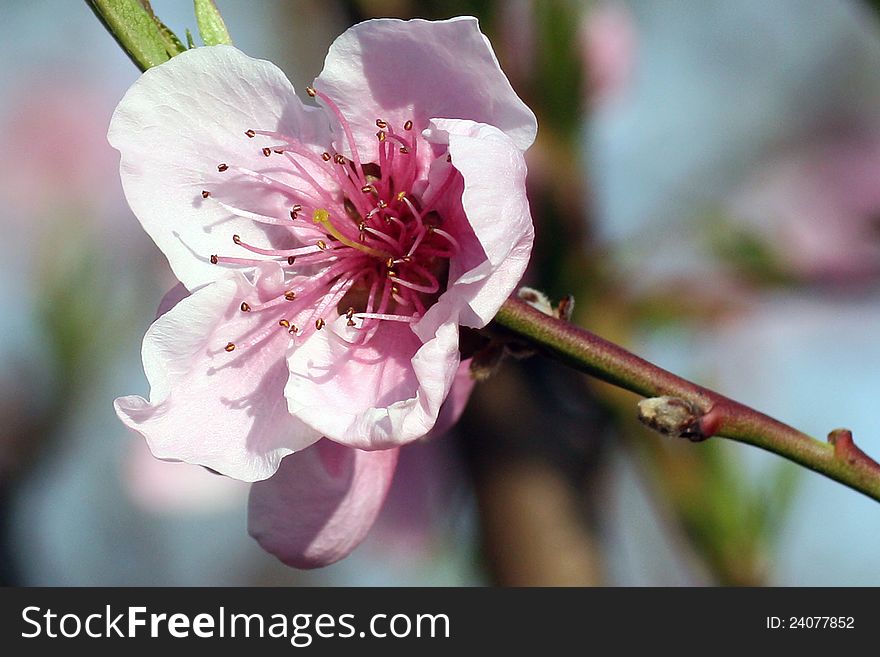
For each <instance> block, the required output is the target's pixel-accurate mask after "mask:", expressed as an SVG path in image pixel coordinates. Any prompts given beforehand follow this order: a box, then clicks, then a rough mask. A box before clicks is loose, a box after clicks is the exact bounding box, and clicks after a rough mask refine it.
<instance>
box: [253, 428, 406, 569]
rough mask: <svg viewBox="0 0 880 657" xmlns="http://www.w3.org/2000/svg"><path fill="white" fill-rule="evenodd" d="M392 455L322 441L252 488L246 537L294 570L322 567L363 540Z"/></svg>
mask: <svg viewBox="0 0 880 657" xmlns="http://www.w3.org/2000/svg"><path fill="white" fill-rule="evenodd" d="M397 452H398V450H396V449H387V450H378V451H373V452H365V451H361V450H358V449H351V448H349V447H344V446H342V445H338V444H336V443H334V442H331V441H329V440H321V441H320V442H318V443H317V444H315V445H312V446H311V447H309V448H308V449H306V450H304V451H302V452H300V453H298V454H294V455H293V456H290V457H288V458H286V459H284V461H282V463H281V467H280V468H279V469H278V472H277V473H276V474H275V475H274V476H273V477H272V478H271V479H267V480H266V481H260V482H257V483H255V484H253V486H251V495H250V503H249V510H248V531H249V532H250V534H251V536H253V537H254V538H255V539H257V541H259V543H260V545H261V546H262V547H263V549H264V550H266V551H267V552H270V553H272V554H274V555H275V556H276V557H278V558H279V559H280V560H281V561H283V562H284V563H285V564H287V565H288V566H293V567H294V568H317V567H319V566H326V565H328V564H331V563H333V562H335V561H338V560H339V559H342V558H343V557H345V556H346V555H348V554H349V553H350V552H351V551H352V550H353V549H354V548H355V547H357V546H358V544H359V543H360V542H361V541H362V540H363V539H364V537H365V536H366V535H367V532H368V531H369V530H370V527H372V526H373V522H374V521H375V520H376V516H377V515H378V513H379V510H380V509H381V508H382V504H383V502H384V501H385V495H386V494H387V493H388V488H389V486H390V485H391V480H392V478H393V476H394V468H395V466H396V465H397Z"/></svg>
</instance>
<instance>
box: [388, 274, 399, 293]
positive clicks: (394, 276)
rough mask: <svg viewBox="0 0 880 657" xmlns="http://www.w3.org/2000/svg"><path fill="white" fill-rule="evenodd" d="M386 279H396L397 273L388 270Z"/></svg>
mask: <svg viewBox="0 0 880 657" xmlns="http://www.w3.org/2000/svg"><path fill="white" fill-rule="evenodd" d="M388 278H397V272H396V271H394V270H393V269H389V270H388ZM391 290H392V291H394V288H391Z"/></svg>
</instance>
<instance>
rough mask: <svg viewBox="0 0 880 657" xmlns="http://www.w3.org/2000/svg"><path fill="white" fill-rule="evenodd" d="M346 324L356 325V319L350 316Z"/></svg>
mask: <svg viewBox="0 0 880 657" xmlns="http://www.w3.org/2000/svg"><path fill="white" fill-rule="evenodd" d="M345 325H346V326H354V320H353V319H352V318H351V317H349V318H348V321H346V322H345Z"/></svg>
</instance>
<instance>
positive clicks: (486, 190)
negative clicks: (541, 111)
mask: <svg viewBox="0 0 880 657" xmlns="http://www.w3.org/2000/svg"><path fill="white" fill-rule="evenodd" d="M428 134H429V137H430V139H431V140H432V141H435V142H440V143H443V142H446V141H448V144H449V153H450V155H451V156H452V164H453V166H455V168H456V169H458V171H459V172H460V173H461V175H462V177H463V179H464V191H463V193H462V197H461V205H462V209H463V211H464V215H463V217H464V219H465V220H466V222H467V225H466V226H459V227H458V230H457V233H458V234H460V235H462V236H464V235H466V234H467V232H470V233H471V234H472V236H473V239H472V240H471V241H468V240H465V239H464V238H463V237H460V238H459V241H460V242H461V243H462V252H461V253H460V254H459V255H458V256H456V257H454V258H452V261H451V263H450V270H449V281H450V284H449V287H448V288H447V291H446V292H445V293H444V294H443V295H442V296H441V297H440V300H439V301H438V303H437V304H435V305H434V306H433V307H432V308H430V309H429V310H428V312H427V313H426V314H425V317H424V318H422V320H421V321H420V322H419V323H418V324H417V325H416V326H415V328H414V330H415V331H416V333H418V334H419V335H420V336H425V335H430V334H431V333H432V332H433V331H434V330H435V326H437V325H438V324H440V323H442V322H444V321H449V318H456V317H457V318H458V319H459V321H460V323H461V324H463V325H465V326H472V327H476V328H480V327H483V326H485V325H486V324H487V323H488V322H489V321H491V319H492V318H493V317H494V316H495V313H497V312H498V309H499V308H500V307H501V304H502V303H504V301H505V300H506V299H507V297H509V296H510V294H511V293H512V292H513V290H514V288H515V287H516V286H517V284H518V283H519V282H520V279H521V278H522V276H523V273H524V272H525V270H526V266H527V265H528V263H529V256H530V255H531V251H532V243H533V241H534V235H535V233H534V227H533V226H532V219H531V212H530V210H529V201H528V198H527V197H526V186H525V178H526V163H525V159H524V158H523V155H522V152H521V151H520V150H519V148H518V147H517V146H516V144H514V143H513V142H512V141H511V140H510V138H509V137H508V136H507V135H505V134H504V133H503V132H501V131H500V130H498V129H497V128H495V127H492V126H489V125H483V124H479V123H474V122H473V121H463V120H456V119H435V120H433V121H432V122H431V129H430V130H429V131H428Z"/></svg>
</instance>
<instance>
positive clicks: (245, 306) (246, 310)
mask: <svg viewBox="0 0 880 657" xmlns="http://www.w3.org/2000/svg"><path fill="white" fill-rule="evenodd" d="M250 311H251V307H250V305H249V304H248V302H247V301H242V302H241V312H243V313H249V312H250Z"/></svg>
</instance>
